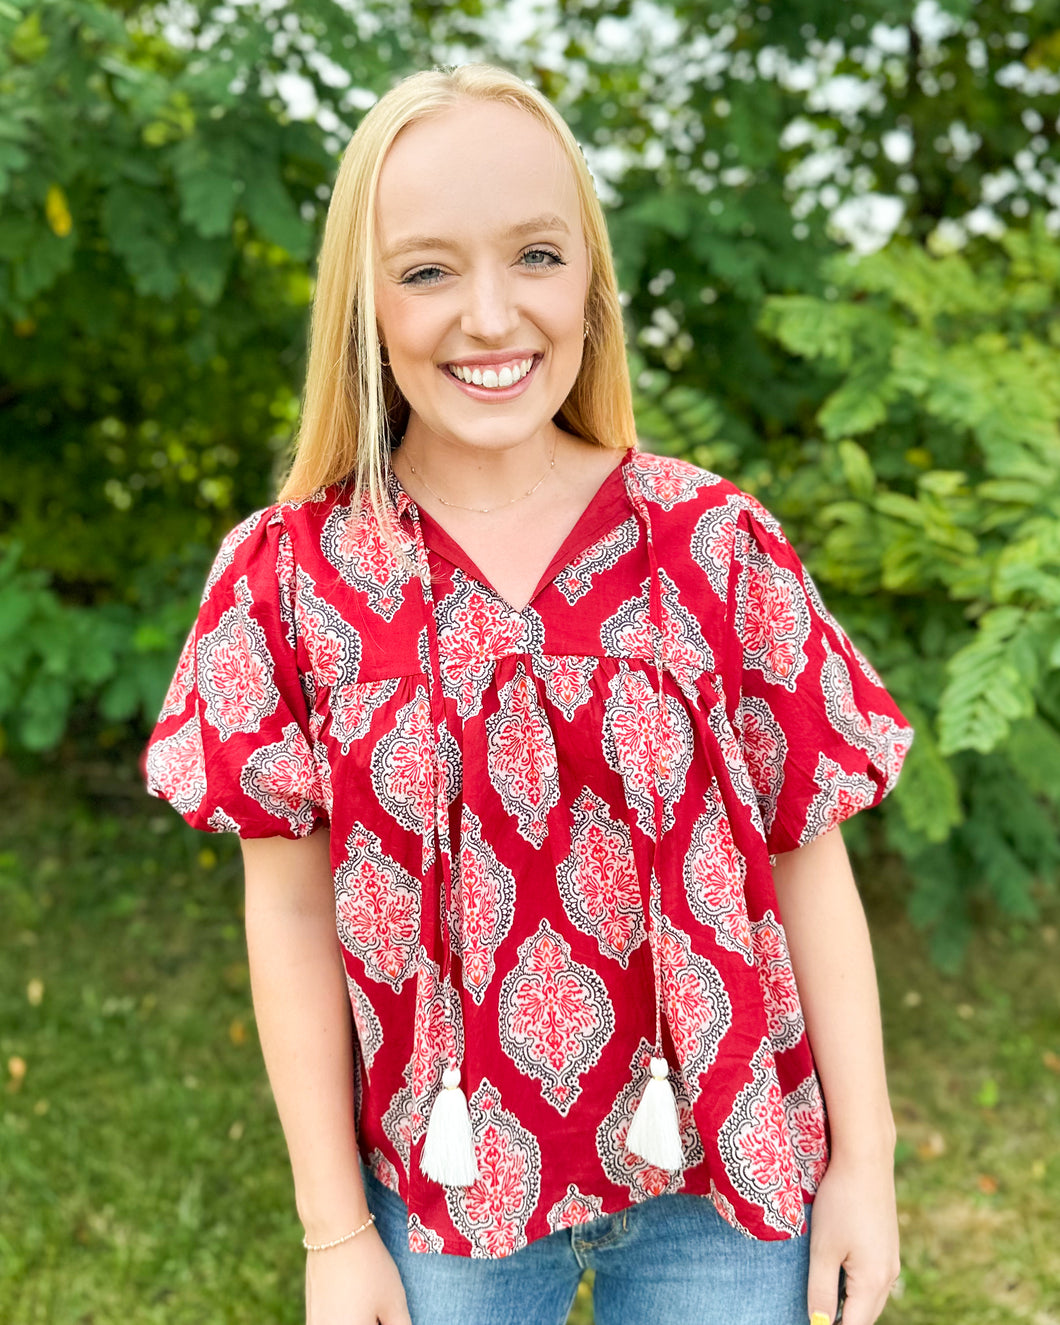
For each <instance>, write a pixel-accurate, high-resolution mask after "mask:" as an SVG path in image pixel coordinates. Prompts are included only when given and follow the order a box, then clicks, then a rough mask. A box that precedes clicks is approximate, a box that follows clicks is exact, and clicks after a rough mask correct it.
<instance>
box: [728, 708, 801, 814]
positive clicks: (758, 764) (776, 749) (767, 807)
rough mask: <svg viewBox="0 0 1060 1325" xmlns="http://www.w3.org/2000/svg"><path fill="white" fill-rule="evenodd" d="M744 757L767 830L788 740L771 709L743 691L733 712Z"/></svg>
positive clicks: (786, 754)
mask: <svg viewBox="0 0 1060 1325" xmlns="http://www.w3.org/2000/svg"><path fill="white" fill-rule="evenodd" d="M736 726H737V729H738V730H739V734H740V745H741V746H742V748H743V754H744V760H745V762H746V764H747V771H748V773H749V774H750V778H751V784H752V786H753V787H754V791H755V796H756V797H757V798H758V812H759V814H760V815H761V817H762V826H763V828H764V829H765V831H766V832H767V833H768V832H769V830H770V829H771V828H772V827H773V820H774V819H775V818H776V813H777V804H778V802H779V800H780V793H781V789H782V788H783V786H784V761H785V759H787V757H788V740H787V737H786V736H785V735H784V729H783V727H781V725H780V723H779V722H778V721H777V720H776V718H775V717H774V716H773V710H772V709H771V708H770V707H769V705H768V704H767V703H766V701H765V700H764V699H761V698H760V697H759V696H757V695H744V696H743V697H742V698H741V700H740V707H739V708H738V709H737V712H736Z"/></svg>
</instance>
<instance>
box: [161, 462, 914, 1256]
mask: <svg viewBox="0 0 1060 1325" xmlns="http://www.w3.org/2000/svg"><path fill="white" fill-rule="evenodd" d="M351 490H352V489H351V486H350V485H349V484H348V483H337V484H333V485H331V486H329V487H327V488H325V489H322V490H320V491H319V492H317V493H315V494H313V496H312V497H311V498H309V499H307V500H305V501H301V502H283V503H279V504H274V505H272V506H268V507H266V508H265V509H263V510H261V511H256V512H255V513H254V514H253V515H250V516H248V518H247V519H246V520H244V521H243V522H242V523H241V524H239V525H238V526H237V527H236V528H234V529H233V530H232V531H231V532H230V533H229V534H228V535H227V537H226V538H225V539H224V541H223V543H222V544H221V548H220V551H219V552H218V555H217V558H216V561H215V562H214V566H213V569H212V570H211V572H210V576H209V579H208V581H207V585H206V590H205V593H204V595H203V600H202V606H201V609H200V611H199V615H198V619H197V621H196V623H195V625H194V627H193V628H192V631H191V633H190V635H189V636H188V640H187V643H186V644H185V647H184V650H183V652H182V654H181V657H180V662H179V664H178V666H177V670H176V674H175V675H174V677H173V681H172V684H171V686H170V688H169V693H168V694H167V696H166V700H165V703H164V705H163V707H162V711H161V714H160V716H159V720H158V725H157V726H156V728H155V731H154V733H153V735H152V737H151V739H150V741H149V743H148V745H147V747H146V749H145V751H144V755H143V757H142V761H141V762H142V766H143V768H144V772H145V775H146V778H147V784H148V790H149V791H150V792H151V794H152V795H155V796H160V797H162V798H164V799H166V800H168V801H170V802H172V804H173V805H174V807H175V808H176V809H177V810H178V811H179V812H180V813H181V814H182V815H183V816H184V818H185V819H187V821H188V822H189V823H190V824H192V825H193V826H194V827H196V828H200V829H204V830H206V831H214V832H234V833H238V834H239V836H240V837H268V836H283V837H289V838H295V837H303V836H305V835H306V834H308V833H310V832H312V831H313V829H314V828H316V827H318V826H321V825H325V826H326V825H328V824H330V836H331V864H332V869H333V872H334V880H335V902H336V923H337V928H338V934H339V938H340V940H341V943H342V948H343V958H344V962H345V968H346V973H347V980H348V986H349V995H350V1002H351V1007H352V1015H353V1019H354V1023H355V1026H356V1032H357V1034H356V1042H357V1049H356V1054H355V1066H356V1082H355V1098H356V1109H357V1118H356V1124H357V1135H358V1140H359V1145H360V1149H361V1152H362V1155H363V1157H364V1159H365V1162H366V1163H367V1164H368V1165H369V1166H370V1168H371V1169H372V1171H373V1172H374V1173H375V1174H376V1176H377V1177H379V1178H380V1179H381V1180H382V1181H383V1182H385V1183H386V1184H387V1185H388V1186H390V1187H391V1188H393V1189H394V1190H395V1191H396V1192H398V1193H399V1194H400V1195H401V1197H402V1199H403V1200H404V1201H405V1203H406V1204H407V1205H408V1207H409V1211H410V1213H409V1225H408V1229H409V1245H410V1247H412V1248H413V1249H414V1250H418V1251H423V1252H431V1251H441V1250H444V1251H446V1252H452V1253H456V1254H458V1255H466V1256H479V1257H499V1256H505V1255H507V1254H509V1253H510V1252H512V1251H515V1250H516V1249H518V1248H519V1247H522V1246H525V1245H526V1244H527V1243H528V1242H530V1241H532V1240H534V1239H535V1238H539V1237H542V1236H544V1235H545V1234H547V1233H550V1232H552V1231H553V1230H556V1229H559V1228H563V1227H566V1226H568V1225H571V1224H574V1223H578V1222H582V1221H585V1220H589V1219H593V1218H596V1217H598V1216H600V1215H602V1214H607V1213H612V1212H615V1211H618V1210H621V1209H623V1208H625V1207H627V1206H628V1205H630V1203H631V1202H635V1201H641V1200H644V1199H646V1198H648V1197H650V1196H653V1195H656V1194H658V1193H661V1192H673V1191H678V1190H681V1191H684V1192H689V1193H697V1194H700V1195H703V1196H706V1197H709V1198H710V1199H711V1200H712V1201H713V1202H714V1204H715V1206H716V1208H717V1209H718V1211H719V1212H720V1213H721V1214H722V1215H723V1216H724V1217H725V1218H726V1219H727V1220H729V1221H730V1222H731V1223H732V1224H734V1225H735V1226H736V1227H738V1228H741V1229H742V1230H743V1231H745V1232H746V1233H748V1234H749V1235H750V1236H752V1237H754V1238H759V1239H782V1238H789V1237H792V1236H795V1235H797V1234H800V1233H802V1232H803V1231H804V1230H805V1219H804V1209H803V1206H804V1202H805V1201H809V1200H812V1197H813V1193H814V1191H815V1189H816V1187H817V1184H818V1182H819V1180H820V1178H821V1175H822V1174H823V1172H824V1169H825V1167H826V1165H827V1161H828V1142H827V1126H826V1119H825V1111H824V1105H823V1101H822V1096H821V1091H820V1086H819V1082H818V1078H817V1074H816V1071H815V1069H814V1062H813V1056H812V1054H811V1051H810V1046H809V1043H808V1041H807V1037H806V1033H805V1026H804V1021H803V1015H802V1010H801V1008H800V1004H799V997H798V993H797V990H796V987H795V981H794V977H793V974H792V968H791V962H790V960H789V956H788V950H787V946H786V943H785V937H784V929H783V926H782V924H781V921H780V917H779V915H778V908H777V900H776V893H775V891H774V885H773V877H772V871H771V866H770V855H771V853H777V852H784V851H791V850H793V849H794V848H796V847H798V846H800V845H801V844H803V843H806V842H809V841H811V840H812V839H813V838H815V837H816V836H818V834H820V833H823V832H825V831H826V830H827V829H830V828H832V827H834V826H835V825H836V824H838V823H839V822H840V821H841V820H843V819H845V818H847V817H848V816H849V815H851V814H853V813H855V812H856V811H857V810H860V809H863V808H865V807H866V806H870V805H874V804H876V803H877V802H878V801H879V800H880V799H881V798H882V797H883V796H884V795H885V794H886V793H887V791H889V790H890V788H891V787H892V786H893V785H894V782H895V780H896V778H897V776H898V772H899V768H900V766H901V763H902V760H903V758H904V756H905V754H906V751H907V750H908V748H909V743H910V740H911V738H912V732H911V730H910V728H909V727H908V725H907V724H906V722H905V720H904V718H903V717H902V715H901V713H900V712H899V711H898V709H897V708H896V706H895V704H894V702H893V701H892V699H891V698H890V696H889V695H888V694H887V692H886V690H885V689H884V688H883V686H882V684H881V682H880V680H879V678H878V676H877V675H876V674H875V672H874V671H873V670H872V667H871V666H870V665H869V663H868V662H867V661H866V659H865V658H864V657H863V656H862V655H861V653H859V651H858V650H857V649H856V648H855V647H854V646H853V645H852V644H851V642H850V640H849V639H848V638H847V637H846V635H845V634H844V633H843V631H842V629H841V628H840V626H839V625H838V624H837V623H836V621H835V619H834V618H833V617H832V616H831V615H830V613H829V612H828V610H827V609H826V608H825V606H824V604H823V603H822V602H821V599H820V597H819V595H818V593H817V590H816V588H815V586H814V584H813V582H812V580H811V579H810V577H809V575H808V574H807V573H806V571H805V570H804V568H803V567H802V565H801V564H800V561H799V559H798V557H797V556H796V554H795V552H794V550H793V549H792V547H791V545H790V543H788V541H787V539H786V538H785V537H784V534H783V532H782V530H781V528H780V526H779V525H778V523H777V522H776V520H775V519H774V518H773V517H772V516H771V515H770V514H769V513H768V512H767V511H766V510H765V509H764V508H763V507H762V506H761V505H760V504H759V503H758V502H757V501H756V500H755V499H754V498H753V497H750V496H748V495H747V494H745V493H743V492H740V491H739V490H738V489H737V488H735V487H734V486H733V485H732V484H731V483H728V482H726V481H725V480H723V479H720V478H718V477H717V475H714V474H711V473H708V472H706V471H704V470H702V469H699V468H697V467H695V466H693V465H690V464H688V463H686V462H684V461H681V460H675V459H669V458H664V457H659V456H652V455H647V454H645V453H643V452H640V451H632V452H629V453H628V454H627V455H626V456H625V457H624V458H623V461H622V463H621V465H620V466H619V467H618V468H617V469H616V470H615V471H614V472H613V473H612V474H611V475H609V477H608V478H607V479H606V480H605V481H604V483H603V484H602V486H601V487H600V489H599V490H598V492H597V493H596V495H595V496H594V497H593V499H592V501H591V502H590V503H589V505H588V507H587V508H586V510H585V511H584V513H583V514H582V516H581V517H580V519H579V520H578V522H577V524H576V526H575V528H574V529H573V531H572V532H571V534H570V536H569V537H568V538H567V540H566V542H565V543H564V545H563V547H562V548H561V549H560V551H559V552H558V553H557V554H556V557H555V558H554V560H553V562H552V565H551V566H549V568H548V570H547V571H546V572H545V574H544V575H543V576H542V578H541V582H540V584H539V585H538V587H537V589H536V591H535V592H534V595H533V597H532V599H531V601H530V604H529V605H528V606H527V607H526V608H525V610H524V611H522V612H517V611H515V610H514V609H513V608H512V607H511V606H510V605H509V604H507V603H506V602H505V601H504V600H503V599H502V598H501V597H500V596H499V595H498V594H497V593H496V592H495V591H494V590H493V589H492V588H491V586H490V585H489V584H488V583H487V582H486V580H485V579H484V577H483V576H482V575H481V573H480V572H479V571H478V570H477V569H476V567H475V566H474V565H473V564H472V563H471V562H470V561H469V560H468V558H467V557H466V556H465V554H464V553H463V552H462V550H461V549H460V548H459V547H458V546H457V545H456V543H454V542H453V540H452V539H451V538H450V537H449V536H448V535H447V534H446V533H445V532H444V531H443V530H442V529H441V527H440V526H439V525H438V524H437V523H435V522H434V521H433V520H431V519H430V518H429V517H428V516H427V515H425V514H423V513H421V512H419V510H418V509H417V507H416V506H415V504H414V503H413V502H412V501H411V499H410V498H409V497H408V495H407V494H406V493H405V492H404V491H403V490H402V489H401V488H400V486H399V485H398V483H397V481H396V479H392V480H391V487H390V498H391V500H392V501H393V503H394V506H395V509H396V512H397V519H398V528H399V531H400V552H395V551H394V550H393V548H392V547H390V546H388V545H387V543H386V542H385V540H384V539H383V538H382V537H381V533H380V529H379V527H378V524H377V522H376V519H375V517H374V516H373V515H372V512H371V509H370V507H369V506H368V505H367V502H362V501H360V500H358V501H357V502H353V500H352V497H351ZM402 556H403V557H404V560H403V559H402ZM427 565H429V574H428V573H426V567H427ZM657 1041H658V1042H659V1044H660V1046H661V1048H662V1049H663V1051H664V1053H665V1056H666V1058H667V1060H668V1062H669V1067H670V1084H671V1085H672V1087H673V1089H674V1092H675V1095H676V1099H677V1105H678V1115H679V1123H680V1130H681V1137H682V1145H683V1154H684V1167H683V1169H682V1170H681V1171H678V1172H669V1171H667V1170H664V1169H660V1168H656V1167H654V1166H653V1165H651V1164H648V1163H647V1162H645V1161H644V1160H643V1159H641V1158H639V1157H638V1156H636V1155H634V1154H632V1153H631V1152H630V1151H628V1150H627V1149H626V1148H625V1146H624V1140H625V1136H626V1132H627V1130H628V1128H629V1124H630V1120H631V1117H632V1114H633V1112H634V1110H635V1108H636V1105H637V1102H638V1101H639V1099H640V1095H641V1091H642V1090H643V1087H644V1085H645V1083H646V1081H647V1080H648V1063H649V1059H650V1057H651V1054H652V1050H653V1047H654V1046H655V1045H656V1043H657ZM450 1060H451V1061H452V1062H453V1063H455V1064H460V1065H461V1069H462V1084H463V1086H464V1089H465V1091H466V1093H467V1096H468V1101H469V1106H470V1116H471V1123H472V1128H473V1132H474V1137H475V1147H476V1157H477V1161H478V1166H479V1170H480V1176H479V1178H478V1180H477V1181H476V1182H475V1183H474V1184H472V1185H471V1186H466V1187H464V1186H442V1185H440V1184H438V1183H436V1182H434V1181H432V1180H431V1179H429V1178H428V1177H426V1176H425V1175H424V1174H423V1172H422V1171H421V1169H420V1166H419V1156H420V1150H421V1147H422V1142H423V1134H424V1131H425V1127H426V1119H427V1115H428V1113H429V1110H430V1106H431V1104H432V1102H433V1100H434V1098H435V1096H436V1094H437V1092H438V1090H439V1089H440V1083H441V1074H442V1070H443V1068H445V1067H446V1066H447V1063H448V1062H449V1061H450Z"/></svg>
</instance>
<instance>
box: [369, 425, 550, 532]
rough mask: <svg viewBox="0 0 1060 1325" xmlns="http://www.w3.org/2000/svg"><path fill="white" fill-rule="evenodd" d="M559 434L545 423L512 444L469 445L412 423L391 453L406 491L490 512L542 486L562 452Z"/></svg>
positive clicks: (447, 503) (455, 506) (396, 470)
mask: <svg viewBox="0 0 1060 1325" xmlns="http://www.w3.org/2000/svg"><path fill="white" fill-rule="evenodd" d="M561 449H562V447H561V432H560V429H558V428H557V427H556V426H555V425H554V424H549V426H548V428H547V429H546V430H543V433H542V435H541V436H540V437H536V438H531V439H527V440H526V441H525V442H520V443H517V444H515V445H512V446H504V447H498V448H497V449H492V448H489V447H479V446H470V445H467V444H461V443H458V442H450V441H448V440H447V439H445V438H441V437H438V436H437V435H434V434H430V433H428V432H427V431H426V430H425V429H414V428H412V427H410V428H409V430H408V431H407V432H406V434H405V437H404V439H403V440H402V443H401V445H400V446H399V447H398V449H397V450H396V451H395V452H394V460H393V463H394V470H395V472H396V474H397V476H398V478H399V479H400V480H401V482H402V484H403V485H404V486H406V487H407V488H412V489H415V490H416V491H414V492H411V493H410V495H412V496H413V497H417V496H422V495H423V493H424V491H426V492H427V493H429V494H430V495H431V496H432V497H433V498H434V499H435V500H436V501H438V502H440V503H441V504H442V505H443V506H448V507H452V508H454V509H457V510H474V511H483V512H485V511H493V510H496V509H499V508H503V507H505V506H508V505H514V504H515V503H516V502H519V501H522V500H523V499H525V498H528V497H530V496H532V495H533V494H535V493H537V492H538V491H540V489H541V488H543V487H544V486H546V485H547V484H548V482H549V480H550V478H551V477H552V476H553V474H554V471H555V469H556V468H557V458H558V457H559V456H560V454H561Z"/></svg>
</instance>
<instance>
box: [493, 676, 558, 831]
mask: <svg viewBox="0 0 1060 1325" xmlns="http://www.w3.org/2000/svg"><path fill="white" fill-rule="evenodd" d="M486 733H487V737H488V750H489V776H490V781H491V782H492V783H493V786H494V788H495V790H496V792H497V795H498V796H499V797H500V798H501V803H502V804H503V805H504V808H505V810H506V811H507V813H508V814H510V815H511V816H512V817H513V818H514V819H515V820H516V822H517V825H518V830H519V834H520V836H522V837H524V838H525V839H526V840H527V841H528V842H529V843H530V845H531V846H534V847H540V846H541V845H542V843H543V842H544V840H545V834H546V832H547V831H548V812H549V810H551V809H552V807H553V806H554V805H555V804H556V803H557V802H558V800H559V761H558V760H557V758H556V742H555V740H554V738H553V735H552V728H551V727H550V726H549V723H548V717H547V716H546V714H545V711H544V709H543V708H542V707H541V705H540V704H539V703H538V698H537V687H536V686H535V684H534V681H533V679H532V678H531V677H530V676H528V675H527V672H526V669H525V667H524V666H523V665H522V663H521V662H520V663H519V664H518V666H517V667H516V671H515V675H514V676H513V677H512V679H511V680H510V681H509V682H508V683H507V685H504V686H502V687H501V691H500V695H499V707H498V709H497V712H496V713H494V714H492V715H491V716H490V717H488V718H487V719H486Z"/></svg>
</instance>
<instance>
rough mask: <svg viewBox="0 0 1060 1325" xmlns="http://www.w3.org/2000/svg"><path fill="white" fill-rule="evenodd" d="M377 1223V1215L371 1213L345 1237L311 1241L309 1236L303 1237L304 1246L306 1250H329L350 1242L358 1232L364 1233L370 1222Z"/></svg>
mask: <svg viewBox="0 0 1060 1325" xmlns="http://www.w3.org/2000/svg"><path fill="white" fill-rule="evenodd" d="M374 1223H375V1215H369V1216H368V1218H367V1219H366V1220H365V1221H364V1223H363V1224H362V1225H361V1226H360V1228H355V1229H354V1230H353V1232H352V1233H347V1234H346V1235H345V1237H341V1238H336V1239H335V1240H334V1241H333V1242H310V1241H309V1239H308V1238H303V1239H302V1246H303V1247H305V1249H306V1251H327V1249H328V1248H329V1247H337V1246H338V1245H339V1244H340V1243H342V1242H349V1240H350V1238H355V1237H356V1236H357V1234H358V1233H363V1232H364V1230H365V1229H366V1228H367V1227H368V1225H369V1224H374Z"/></svg>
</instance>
